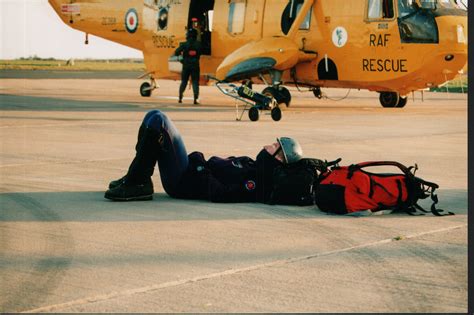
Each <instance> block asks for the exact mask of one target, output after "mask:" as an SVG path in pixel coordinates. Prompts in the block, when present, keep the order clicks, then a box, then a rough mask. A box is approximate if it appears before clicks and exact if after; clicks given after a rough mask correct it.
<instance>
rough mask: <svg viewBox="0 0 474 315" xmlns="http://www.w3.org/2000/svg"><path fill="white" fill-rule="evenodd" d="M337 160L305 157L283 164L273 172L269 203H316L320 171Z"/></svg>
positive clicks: (322, 171) (307, 204) (302, 204)
mask: <svg viewBox="0 0 474 315" xmlns="http://www.w3.org/2000/svg"><path fill="white" fill-rule="evenodd" d="M339 161H340V159H339V160H337V161H333V162H327V161H322V160H318V159H310V158H304V159H301V160H299V161H298V162H295V163H291V164H282V165H280V166H278V167H276V168H275V170H274V172H273V189H272V193H271V196H270V200H269V204H280V205H298V206H309V205H313V204H314V188H315V185H316V184H317V182H318V176H319V174H320V173H324V172H326V171H327V169H328V167H329V166H331V165H334V164H337V162H339Z"/></svg>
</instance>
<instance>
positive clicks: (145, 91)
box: [140, 82, 151, 97]
mask: <svg viewBox="0 0 474 315" xmlns="http://www.w3.org/2000/svg"><path fill="white" fill-rule="evenodd" d="M140 95H141V96H143V97H150V96H151V84H150V83H148V82H144V83H143V84H142V85H141V86H140Z"/></svg>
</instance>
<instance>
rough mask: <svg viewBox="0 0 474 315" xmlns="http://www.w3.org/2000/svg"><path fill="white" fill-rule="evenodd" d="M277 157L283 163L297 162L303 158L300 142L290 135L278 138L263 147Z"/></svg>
mask: <svg viewBox="0 0 474 315" xmlns="http://www.w3.org/2000/svg"><path fill="white" fill-rule="evenodd" d="M263 148H264V149H265V150H266V151H267V152H268V153H269V154H270V155H272V156H273V157H274V158H275V159H277V160H279V161H281V162H283V163H287V164H290V163H295V162H298V161H299V160H301V159H302V158H303V150H302V149H301V146H300V144H299V143H298V142H297V141H296V140H294V139H292V138H288V137H281V138H277V142H275V143H273V144H271V145H266V146H264V147H263Z"/></svg>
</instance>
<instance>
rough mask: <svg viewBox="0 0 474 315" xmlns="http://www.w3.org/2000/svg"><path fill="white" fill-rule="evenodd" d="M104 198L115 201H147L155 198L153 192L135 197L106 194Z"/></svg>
mask: <svg viewBox="0 0 474 315" xmlns="http://www.w3.org/2000/svg"><path fill="white" fill-rule="evenodd" d="M104 198H106V199H109V200H113V201H147V200H153V194H151V195H143V196H134V197H123V198H122V197H112V196H107V195H105V196H104Z"/></svg>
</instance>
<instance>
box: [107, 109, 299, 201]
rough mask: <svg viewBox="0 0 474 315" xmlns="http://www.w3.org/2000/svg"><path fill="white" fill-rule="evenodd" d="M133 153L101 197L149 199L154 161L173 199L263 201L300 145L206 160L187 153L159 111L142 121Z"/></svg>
mask: <svg viewBox="0 0 474 315" xmlns="http://www.w3.org/2000/svg"><path fill="white" fill-rule="evenodd" d="M135 150H136V155H135V158H134V159H133V161H132V162H131V164H130V167H129V168H128V172H127V174H126V175H125V176H123V177H122V178H120V179H118V180H114V181H112V182H111V183H110V184H109V189H108V190H107V191H106V193H105V198H107V199H110V200H114V201H137V200H151V199H153V193H154V190H153V182H152V179H151V177H152V175H153V172H154V168H155V165H156V164H157V163H158V169H159V171H160V177H161V183H162V185H163V189H164V190H165V192H166V193H167V194H168V195H169V196H171V197H172V198H180V199H202V200H209V201H212V202H260V203H267V202H268V200H269V199H270V195H271V192H272V188H271V187H272V186H273V185H272V181H273V170H274V168H275V167H277V166H278V165H281V164H282V163H293V162H296V161H299V160H300V159H302V158H303V152H302V149H301V146H300V145H299V143H298V142H297V141H295V140H293V139H291V138H287V137H282V138H278V139H277V142H275V143H273V144H271V145H266V146H264V147H263V149H262V150H261V151H260V152H259V153H258V155H257V157H256V160H253V159H252V158H250V157H248V156H242V157H228V158H221V157H216V156H213V157H211V158H210V159H209V160H208V161H206V160H205V158H204V155H203V154H202V153H201V152H193V153H191V154H189V155H188V154H187V152H186V148H185V146H184V142H183V140H182V138H181V136H180V134H179V132H178V130H177V129H176V127H175V125H174V124H173V122H172V121H171V120H170V119H169V118H168V117H167V116H166V115H165V114H164V113H162V112H160V111H158V110H153V111H150V112H148V113H147V114H146V116H145V118H144V119H143V122H142V124H141V126H140V128H139V131H138V141H137V144H136V146H135Z"/></svg>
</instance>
